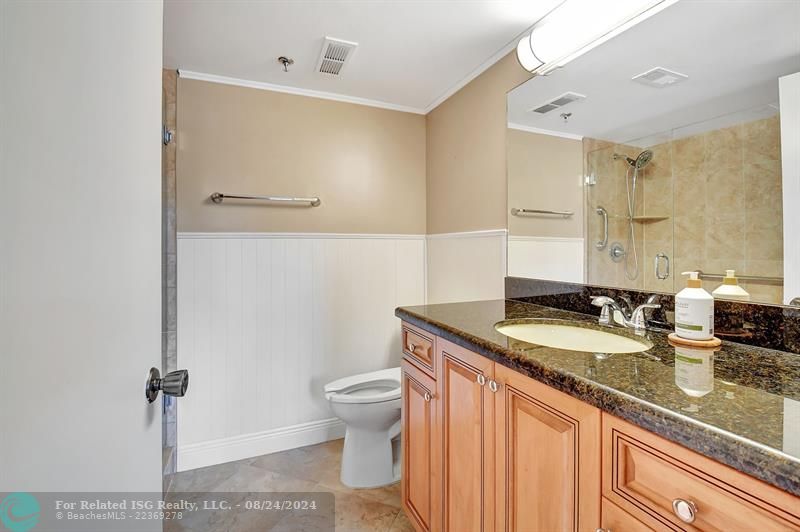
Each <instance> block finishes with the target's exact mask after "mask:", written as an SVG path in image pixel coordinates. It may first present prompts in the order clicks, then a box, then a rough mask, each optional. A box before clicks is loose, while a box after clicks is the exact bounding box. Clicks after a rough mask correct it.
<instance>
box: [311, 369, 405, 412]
mask: <svg viewBox="0 0 800 532" xmlns="http://www.w3.org/2000/svg"><path fill="white" fill-rule="evenodd" d="M324 390H325V398H326V399H327V400H329V401H331V402H333V403H383V402H385V401H394V400H396V399H400V368H390V369H383V370H380V371H373V372H370V373H361V374H359V375H352V376H350V377H344V378H342V379H339V380H336V381H333V382H331V383H330V384H326V385H325V388H324Z"/></svg>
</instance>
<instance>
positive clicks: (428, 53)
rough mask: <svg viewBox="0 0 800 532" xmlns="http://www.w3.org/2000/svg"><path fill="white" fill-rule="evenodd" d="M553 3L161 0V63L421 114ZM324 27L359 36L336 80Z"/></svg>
mask: <svg viewBox="0 0 800 532" xmlns="http://www.w3.org/2000/svg"><path fill="white" fill-rule="evenodd" d="M608 1H613V0H608ZM557 4H558V0H405V1H403V0H394V1H391V0H390V1H377V0H361V1H343V0H325V1H319V0H317V1H300V0H297V1H277V0H274V1H264V0H262V1H213V0H165V2H164V66H165V68H175V69H180V70H183V71H194V72H199V73H204V74H212V75H215V76H225V77H230V78H238V79H242V80H248V81H254V82H262V83H269V84H278V85H283V86H289V87H296V88H300V89H305V90H313V91H322V92H327V93H334V94H337V95H342V96H348V97H351V98H360V99H366V100H371V101H375V102H384V103H387V104H390V106H394V107H399V108H404V109H406V110H411V111H416V112H424V111H426V110H430V109H431V108H432V107H434V106H435V105H437V104H438V103H439V102H440V101H441V100H442V99H444V97H446V96H448V95H449V94H450V93H452V92H453V91H454V89H457V88H458V87H460V86H461V85H462V84H463V82H464V81H465V80H468V79H471V76H474V75H475V72H476V71H478V72H479V71H480V70H481V69H482V68H486V67H487V66H489V65H490V64H491V63H493V62H494V61H495V60H496V59H499V57H500V54H502V53H504V52H507V51H508V50H509V49H510V47H509V44H510V43H511V45H512V46H513V44H514V41H516V39H515V38H516V37H517V36H518V35H519V34H521V33H522V32H524V31H525V30H526V29H527V28H528V27H530V26H531V25H532V24H533V23H535V22H536V21H537V20H538V19H540V18H541V17H542V16H543V15H544V14H545V13H547V11H549V10H550V9H551V8H552V7H554V6H555V5H557ZM326 35H327V36H330V37H334V38H338V39H344V40H347V41H355V42H357V43H358V44H359V46H358V49H357V51H356V53H355V55H354V56H353V58H352V60H351V61H350V62H349V64H348V65H347V66H346V68H345V69H344V72H343V74H342V76H341V77H340V78H333V77H329V76H326V75H324V74H318V73H316V72H315V69H316V66H317V59H318V58H319V54H320V50H321V48H322V40H323V38H324V37H325V36H326ZM281 55H285V56H288V57H291V58H293V59H294V60H295V64H294V65H293V66H292V67H290V71H289V72H288V73H285V72H283V70H282V67H281V66H280V65H279V64H278V62H277V57H278V56H281ZM487 61H488V62H487Z"/></svg>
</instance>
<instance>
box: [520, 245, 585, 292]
mask: <svg viewBox="0 0 800 532" xmlns="http://www.w3.org/2000/svg"><path fill="white" fill-rule="evenodd" d="M583 255H584V251H583V239H582V238H554V237H540V236H509V237H508V275H509V276H510V277H529V278H532V279H549V280H553V281H570V282H575V283H583V282H585V281H584V279H585V273H584V258H583Z"/></svg>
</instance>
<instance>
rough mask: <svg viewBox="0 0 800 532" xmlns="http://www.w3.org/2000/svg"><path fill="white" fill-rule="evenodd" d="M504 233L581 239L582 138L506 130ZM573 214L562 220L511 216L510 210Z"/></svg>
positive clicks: (551, 217) (557, 218)
mask: <svg viewBox="0 0 800 532" xmlns="http://www.w3.org/2000/svg"><path fill="white" fill-rule="evenodd" d="M506 135H507V138H506V140H507V144H508V207H509V211H508V212H509V214H508V233H509V234H510V235H517V236H546V237H568V238H582V237H583V183H582V180H581V176H582V175H583V145H582V143H581V141H580V140H573V139H566V138H562V137H554V136H551V135H541V134H538V133H529V132H527V131H521V130H518V129H509V130H508V132H507V134H506ZM512 207H516V208H527V209H549V210H556V211H572V212H574V213H575V214H574V215H573V216H572V217H570V218H562V217H560V216H525V217H520V216H511V214H510V209H511V208H512Z"/></svg>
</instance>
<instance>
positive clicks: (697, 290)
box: [675, 272, 714, 340]
mask: <svg viewBox="0 0 800 532" xmlns="http://www.w3.org/2000/svg"><path fill="white" fill-rule="evenodd" d="M682 275H688V276H689V280H688V281H687V283H686V288H684V289H683V290H681V291H680V292H678V293H677V294H675V334H677V335H678V336H680V337H681V338H686V339H687V340H711V339H712V338H714V297H713V296H712V295H711V294H709V293H708V292H706V291H705V290H703V284H702V281H700V274H699V273H698V272H683V274H682Z"/></svg>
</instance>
